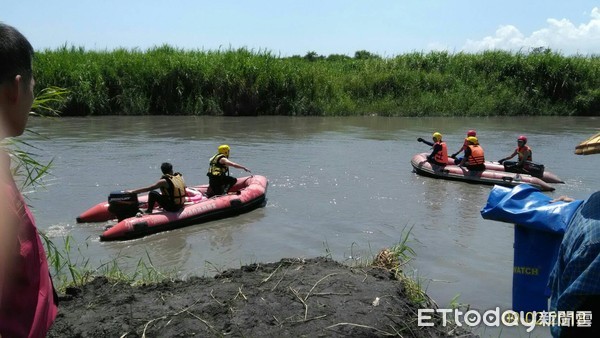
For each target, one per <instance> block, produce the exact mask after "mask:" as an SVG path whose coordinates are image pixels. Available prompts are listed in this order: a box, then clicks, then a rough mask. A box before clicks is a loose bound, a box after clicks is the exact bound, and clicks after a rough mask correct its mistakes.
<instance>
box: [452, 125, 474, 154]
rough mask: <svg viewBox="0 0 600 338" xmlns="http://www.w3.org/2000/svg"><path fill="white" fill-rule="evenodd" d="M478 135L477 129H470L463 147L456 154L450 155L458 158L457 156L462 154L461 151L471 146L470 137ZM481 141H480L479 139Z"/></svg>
mask: <svg viewBox="0 0 600 338" xmlns="http://www.w3.org/2000/svg"><path fill="white" fill-rule="evenodd" d="M471 136H473V137H477V132H476V131H475V129H469V131H467V137H465V141H464V142H463V145H462V147H461V148H460V149H459V150H458V151H457V152H455V153H454V154H452V155H450V157H452V158H454V159H455V158H456V156H458V154H460V153H461V152H463V151H465V150H466V149H467V148H468V147H469V141H468V140H467V138H468V137H471ZM478 142H479V141H478Z"/></svg>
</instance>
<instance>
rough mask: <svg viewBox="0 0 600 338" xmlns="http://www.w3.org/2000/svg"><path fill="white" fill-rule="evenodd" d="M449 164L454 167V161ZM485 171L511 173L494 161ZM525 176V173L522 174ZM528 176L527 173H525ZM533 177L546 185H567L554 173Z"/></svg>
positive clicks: (486, 162) (486, 165) (545, 172)
mask: <svg viewBox="0 0 600 338" xmlns="http://www.w3.org/2000/svg"><path fill="white" fill-rule="evenodd" d="M448 164H450V165H454V159H453V158H450V157H448ZM484 164H485V169H486V170H494V171H502V172H511V171H509V170H506V169H507V167H506V166H505V165H503V164H500V163H499V162H492V161H485V163H484ZM521 174H523V173H521ZM525 174H527V173H525ZM530 175H531V176H533V177H537V178H539V179H541V180H542V181H544V182H546V183H565V182H564V181H563V180H561V179H560V178H559V177H558V176H557V175H555V174H554V173H551V172H549V171H547V170H543V172H542V173H541V174H539V175H538V174H536V173H533V171H532V173H531V174H530Z"/></svg>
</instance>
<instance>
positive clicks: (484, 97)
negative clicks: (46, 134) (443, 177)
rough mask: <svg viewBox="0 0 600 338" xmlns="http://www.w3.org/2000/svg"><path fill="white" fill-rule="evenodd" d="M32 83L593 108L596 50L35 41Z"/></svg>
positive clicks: (337, 100)
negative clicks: (341, 50)
mask: <svg viewBox="0 0 600 338" xmlns="http://www.w3.org/2000/svg"><path fill="white" fill-rule="evenodd" d="M34 67H35V72H36V80H37V87H38V88H45V87H49V86H58V87H62V88H65V89H67V90H69V91H70V93H71V94H70V96H69V98H68V99H67V101H66V103H65V106H63V107H60V109H61V111H62V115H63V116H74V115H136V114H138V115H139V114H160V115H181V114H184V115H249V116H254V115H327V116H339V115H363V114H378V115H385V116H425V115H443V116H486V115H599V113H600V56H563V55H561V54H559V53H555V52H553V51H551V50H547V49H537V50H533V51H531V52H529V53H521V52H520V53H510V52H503V51H487V52H483V53H479V54H464V53H457V54H451V53H447V52H430V53H410V54H405V55H399V56H396V57H391V58H382V57H379V56H377V55H374V54H371V53H369V52H367V51H358V52H356V54H355V56H354V57H348V56H345V55H330V56H328V57H324V56H319V55H317V54H316V53H314V52H310V53H307V54H306V55H305V56H303V57H301V56H295V57H289V58H281V57H277V56H275V55H273V54H272V53H270V52H267V51H258V52H255V51H250V50H247V49H238V50H226V51H186V50H179V49H176V48H172V47H169V46H162V47H156V48H153V49H149V50H147V51H140V50H125V49H118V50H114V51H86V50H84V49H83V48H75V47H71V48H68V47H63V48H60V49H57V50H46V51H41V52H38V53H37V55H36V59H35V64H34Z"/></svg>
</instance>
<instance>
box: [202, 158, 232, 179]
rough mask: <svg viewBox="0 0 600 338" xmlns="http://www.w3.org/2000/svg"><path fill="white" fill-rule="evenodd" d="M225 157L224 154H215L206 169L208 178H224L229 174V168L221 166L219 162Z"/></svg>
mask: <svg viewBox="0 0 600 338" xmlns="http://www.w3.org/2000/svg"><path fill="white" fill-rule="evenodd" d="M223 157H225V155H224V154H221V153H219V154H216V155H215V156H213V157H212V158H211V159H210V164H209V167H208V173H206V175H208V176H224V175H227V174H229V167H228V166H226V165H223V164H221V163H220V162H219V161H220V160H221V159H222V158H223Z"/></svg>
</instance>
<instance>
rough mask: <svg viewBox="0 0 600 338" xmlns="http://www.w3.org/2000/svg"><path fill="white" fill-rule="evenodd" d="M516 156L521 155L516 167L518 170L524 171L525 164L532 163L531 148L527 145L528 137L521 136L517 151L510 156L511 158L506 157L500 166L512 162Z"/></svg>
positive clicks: (518, 140)
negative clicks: (507, 161)
mask: <svg viewBox="0 0 600 338" xmlns="http://www.w3.org/2000/svg"><path fill="white" fill-rule="evenodd" d="M516 155H519V160H518V161H517V162H516V163H515V167H517V168H520V169H522V168H524V167H525V164H526V163H527V162H531V161H532V151H531V147H529V146H528V145H527V137H526V136H525V135H521V136H519V138H518V139H517V148H516V149H515V151H513V153H512V154H510V156H508V157H505V158H503V159H501V160H500V161H498V162H500V164H502V163H504V161H506V160H510V159H511V158H513V157H515V156H516Z"/></svg>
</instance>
